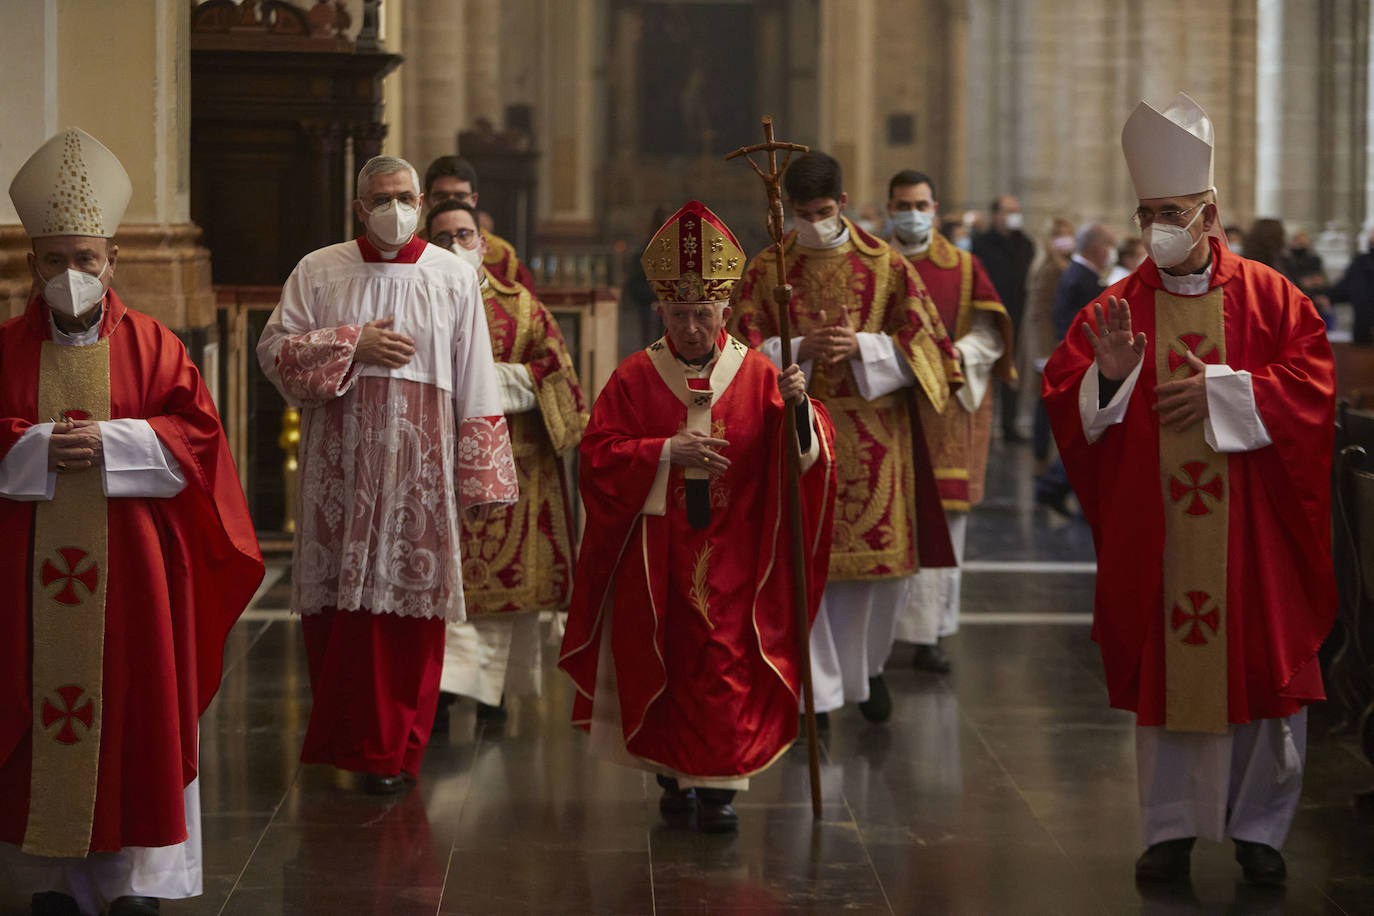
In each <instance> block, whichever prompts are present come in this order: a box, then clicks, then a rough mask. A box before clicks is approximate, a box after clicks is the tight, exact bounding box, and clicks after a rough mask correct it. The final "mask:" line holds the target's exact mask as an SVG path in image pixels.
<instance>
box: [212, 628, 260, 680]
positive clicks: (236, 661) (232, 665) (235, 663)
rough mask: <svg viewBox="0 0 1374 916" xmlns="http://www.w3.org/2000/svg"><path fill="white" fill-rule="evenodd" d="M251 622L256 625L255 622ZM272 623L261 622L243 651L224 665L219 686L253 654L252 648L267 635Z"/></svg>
mask: <svg viewBox="0 0 1374 916" xmlns="http://www.w3.org/2000/svg"><path fill="white" fill-rule="evenodd" d="M253 622H254V623H256V622H257V621H253ZM272 623H273V622H272V621H270V620H267V621H262V626H261V627H260V628H259V629H258V631H257V633H256V634H254V635H253V637H252V638H251V639H249V640H248V645H246V646H244V647H243V651H242V652H240V653H239V654H237V655H235V656H234V658H233V659H232V660H231V661H229V662H227V663H226V664H225V666H224V668H223V670H222V671H221V672H220V676H219V680H220V683H221V684H223V683H224V681H225V679H227V678H228V677H229V675H231V674H233V673H234V670H235V669H236V668H238V667H239V665H240V664H242V663H243V662H244V661H246V660H247V658H248V656H249V655H250V654H252V652H253V647H254V646H256V645H257V644H258V643H259V642H260V641H261V640H262V638H263V637H264V636H266V635H267V631H268V630H270V629H271V628H272Z"/></svg>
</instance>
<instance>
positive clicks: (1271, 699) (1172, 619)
mask: <svg viewBox="0 0 1374 916" xmlns="http://www.w3.org/2000/svg"><path fill="white" fill-rule="evenodd" d="M1209 244H1210V245H1211V247H1212V265H1213V266H1212V276H1211V283H1210V289H1208V291H1207V292H1206V293H1205V294H1203V295H1199V296H1176V295H1173V294H1171V293H1169V292H1168V291H1167V290H1166V289H1164V287H1163V283H1162V281H1161V280H1160V277H1159V271H1158V269H1157V268H1156V267H1155V265H1154V263H1153V262H1151V261H1149V260H1146V261H1145V262H1144V263H1142V264H1141V265H1140V267H1139V268H1137V269H1136V271H1135V273H1133V274H1131V276H1129V277H1127V278H1126V280H1124V281H1123V284H1124V285H1119V286H1117V287H1114V288H1113V289H1114V291H1115V294H1116V295H1117V296H1124V298H1125V299H1126V300H1127V301H1128V302H1129V303H1130V306H1131V322H1132V329H1133V330H1134V331H1138V332H1143V333H1144V334H1145V336H1146V340H1147V341H1148V342H1147V344H1146V349H1145V354H1144V363H1143V365H1142V366H1141V368H1140V376H1139V378H1138V379H1137V381H1136V385H1135V389H1134V391H1133V392H1132V393H1131V396H1130V400H1129V402H1128V406H1127V409H1126V415H1125V418H1124V419H1123V420H1122V422H1120V423H1118V424H1114V425H1112V426H1109V427H1108V428H1107V429H1106V431H1105V432H1103V433H1102V436H1101V438H1099V439H1098V440H1097V441H1095V442H1092V443H1089V442H1088V441H1087V439H1086V437H1085V435H1084V432H1083V422H1082V418H1081V416H1080V408H1079V404H1078V398H1079V388H1080V386H1081V384H1082V381H1083V376H1084V374H1085V373H1086V372H1088V371H1090V370H1092V367H1093V365H1094V363H1093V359H1094V355H1093V349H1092V347H1091V346H1090V345H1089V344H1088V343H1087V341H1086V340H1085V338H1084V336H1083V335H1082V334H1081V333H1078V332H1077V331H1075V332H1074V333H1073V334H1070V335H1069V336H1068V337H1067V338H1066V339H1065V341H1064V342H1063V343H1062V344H1060V345H1059V347H1058V348H1057V349H1056V350H1055V352H1054V355H1053V356H1052V357H1051V358H1050V361H1049V364H1048V365H1047V366H1046V367H1045V381H1044V397H1045V406H1046V409H1047V410H1048V411H1049V415H1050V421H1051V423H1052V424H1053V425H1054V433H1055V438H1056V440H1057V441H1058V443H1059V451H1060V454H1061V455H1062V457H1063V459H1064V467H1065V468H1066V469H1067V470H1068V473H1069V479H1070V481H1071V482H1072V483H1073V486H1074V490H1075V492H1076V493H1077V495H1078V500H1079V502H1080V503H1081V504H1082V506H1083V512H1084V515H1085V516H1086V517H1087V519H1088V521H1089V522H1090V523H1091V524H1092V526H1093V539H1094V543H1095V545H1096V548H1097V564H1098V577H1097V596H1096V601H1095V607H1094V614H1093V638H1094V639H1095V640H1096V641H1097V643H1098V646H1099V648H1100V649H1101V652H1102V662H1103V668H1104V669H1105V671H1106V677H1107V692H1108V694H1109V696H1110V697H1111V703H1112V705H1113V706H1116V707H1119V708H1122V709H1131V710H1134V711H1135V712H1136V719H1137V722H1138V724H1140V725H1163V726H1166V727H1168V728H1170V729H1175V730H1180V731H1196V732H1224V731H1225V730H1226V727H1227V725H1228V724H1237V723H1243V722H1251V721H1254V720H1255V719H1268V718H1279V717H1282V716H1289V715H1292V714H1293V713H1295V712H1297V711H1298V709H1299V708H1301V707H1302V706H1303V705H1304V704H1307V703H1311V702H1314V701H1316V700H1320V699H1322V698H1323V691H1322V679H1321V670H1320V665H1319V663H1318V660H1317V649H1318V648H1319V647H1320V646H1321V644H1322V640H1323V639H1324V638H1325V637H1326V634H1327V632H1328V631H1329V630H1330V629H1331V624H1332V621H1333V619H1334V616H1335V609H1336V590H1335V582H1334V580H1333V576H1332V568H1331V512H1330V508H1331V506H1330V500H1331V496H1330V492H1331V485H1330V468H1331V464H1330V463H1331V451H1332V436H1333V413H1334V409H1333V408H1334V405H1333V394H1332V393H1333V389H1334V373H1333V368H1332V358H1331V347H1330V345H1329V344H1328V343H1327V339H1326V328H1325V325H1324V324H1323V323H1322V320H1321V318H1320V317H1318V315H1317V312H1316V309H1314V308H1313V307H1312V303H1311V301H1310V300H1308V298H1307V297H1306V296H1304V295H1302V293H1301V292H1300V291H1299V290H1298V289H1297V287H1295V286H1293V284H1291V283H1289V282H1288V281H1287V280H1285V279H1284V278H1283V277H1282V276H1281V275H1279V274H1278V273H1277V272H1276V271H1274V270H1271V269H1270V268H1268V267H1266V266H1264V265H1262V264H1259V263H1257V262H1255V261H1247V260H1245V259H1244V258H1241V257H1238V256H1237V255H1236V254H1234V253H1233V252H1231V251H1229V250H1228V249H1227V248H1226V247H1225V245H1224V244H1222V243H1221V242H1220V241H1219V240H1217V239H1210V240H1209ZM1091 309H1092V306H1091V304H1090V305H1089V306H1088V307H1087V308H1086V309H1084V311H1083V312H1081V313H1080V314H1079V315H1078V316H1077V318H1076V319H1075V320H1074V323H1073V327H1075V328H1077V327H1078V326H1079V324H1080V323H1082V322H1083V321H1084V320H1086V319H1087V318H1088V316H1090V315H1091ZM1188 351H1191V352H1193V353H1196V354H1197V356H1198V357H1199V358H1200V359H1202V360H1203V362H1207V363H1224V364H1225V365H1227V366H1229V367H1230V368H1231V369H1233V370H1236V371H1240V370H1245V371H1248V372H1249V373H1250V378H1251V385H1252V388H1253V392H1254V403H1255V409H1256V410H1257V411H1258V412H1259V415H1260V418H1261V419H1262V420H1263V421H1264V426H1265V429H1266V430H1267V431H1268V433H1269V437H1270V438H1271V439H1272V444H1271V445H1267V446H1264V447H1263V448H1256V449H1253V450H1251V451H1244V452H1230V453H1218V452H1216V451H1214V450H1213V449H1212V448H1211V447H1210V446H1209V445H1208V444H1207V442H1206V441H1205V439H1204V436H1203V428H1202V426H1201V424H1198V425H1196V426H1194V427H1192V428H1190V429H1187V430H1184V431H1182V432H1178V431H1175V430H1169V429H1162V428H1161V427H1160V424H1159V419H1158V415H1157V414H1156V413H1155V410H1154V407H1155V405H1156V402H1157V401H1156V396H1155V388H1156V386H1157V385H1159V384H1161V383H1163V382H1165V381H1169V380H1171V379H1172V380H1178V379H1182V378H1186V377H1187V376H1188V375H1189V374H1190V373H1191V371H1192V370H1191V369H1190V367H1189V365H1188V361H1187V357H1186V355H1185V354H1186V353H1187V352H1188ZM1092 371H1095V370H1092Z"/></svg>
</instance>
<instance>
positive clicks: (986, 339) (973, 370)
mask: <svg viewBox="0 0 1374 916" xmlns="http://www.w3.org/2000/svg"><path fill="white" fill-rule="evenodd" d="M954 349H956V350H958V351H959V361H960V363H961V364H962V368H963V371H964V385H963V387H962V388H960V389H959V390H958V391H957V392H955V394H954V396H955V397H956V398H958V399H959V403H960V404H961V405H963V408H964V409H965V410H967V411H968V412H969V413H973V412H974V411H975V410H977V409H978V407H979V405H980V404H982V403H983V397H984V395H986V394H987V390H988V382H989V381H990V380H991V379H992V369H993V367H994V366H996V365H997V361H998V360H999V359H1001V358H1002V353H1003V351H1004V350H1005V349H1006V344H1005V342H1004V341H1003V340H1002V335H1001V334H1000V333H998V330H997V319H996V318H994V317H993V316H992V313H990V312H985V311H979V312H978V313H977V314H976V315H974V316H973V327H972V328H970V329H969V332H968V333H967V334H965V335H964V336H963V337H960V338H959V339H958V340H956V341H955V342H954Z"/></svg>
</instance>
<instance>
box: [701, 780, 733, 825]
mask: <svg viewBox="0 0 1374 916" xmlns="http://www.w3.org/2000/svg"><path fill="white" fill-rule="evenodd" d="M734 800H735V793H734V791H733V790H731V789H701V790H699V791H698V793H697V829H698V830H700V831H701V832H702V833H734V832H735V831H736V830H738V829H739V815H738V814H736V813H735V806H734V805H733V804H731V802H733V801H734Z"/></svg>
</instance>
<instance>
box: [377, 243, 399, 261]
mask: <svg viewBox="0 0 1374 916" xmlns="http://www.w3.org/2000/svg"><path fill="white" fill-rule="evenodd" d="M374 247H375V246H374ZM400 253H401V249H399V248H397V249H396V250H395V251H383V250H382V249H380V248H378V249H377V254H378V255H380V256H381V259H382V260H383V261H394V260H396V258H397V256H398V255H400Z"/></svg>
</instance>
